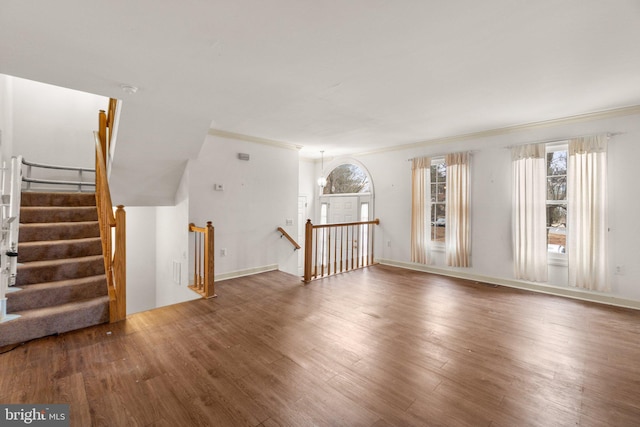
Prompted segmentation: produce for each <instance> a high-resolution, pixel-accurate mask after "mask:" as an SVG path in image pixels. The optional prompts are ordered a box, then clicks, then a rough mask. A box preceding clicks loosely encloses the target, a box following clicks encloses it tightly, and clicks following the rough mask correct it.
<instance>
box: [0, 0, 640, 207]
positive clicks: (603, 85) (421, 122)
mask: <svg viewBox="0 0 640 427" xmlns="http://www.w3.org/2000/svg"><path fill="white" fill-rule="evenodd" d="M0 73H3V74H9V75H14V76H18V77H23V78H28V79H32V80H37V81H42V82H45V83H50V84H56V85H59V86H64V87H70V88H73V89H78V90H83V91H87V92H91V93H96V94H100V95H105V96H112V97H116V98H121V99H123V101H124V104H123V112H122V121H121V128H120V133H119V140H118V151H117V153H116V159H115V164H114V185H115V187H116V188H119V189H120V190H121V191H124V190H125V189H127V191H129V193H131V191H132V190H131V187H132V185H131V182H133V180H135V182H137V183H138V187H139V194H136V195H133V194H131V195H130V196H128V197H124V199H125V202H126V203H131V202H132V201H133V200H135V201H136V204H151V203H158V204H163V203H166V202H171V201H172V199H171V198H172V197H173V191H175V188H176V186H177V183H178V177H179V176H180V174H181V172H182V170H183V168H184V164H185V161H186V159H188V158H191V157H194V156H195V155H197V152H198V150H199V149H200V146H201V145H202V142H203V141H204V138H205V135H206V133H207V131H208V129H209V128H213V129H217V130H221V131H226V132H233V133H238V134H243V135H249V136H254V137H259V138H266V139H271V140H276V141H281V142H286V143H290V144H293V145H300V146H302V147H303V148H302V149H301V155H303V156H306V157H318V156H319V151H320V150H325V155H327V156H339V155H343V154H348V153H354V152H362V151H368V150H373V149H378V148H386V147H391V146H394V145H404V144H410V143H415V142H419V141H426V140H432V139H437V138H442V137H447V136H454V135H461V134H466V133H471V132H478V131H482V130H488V129H496V128H501V127H506V126H512V125H518V124H524V123H531V122H538V121H544V120H550V119H555V118H561V117H567V116H573V115H579V114H584V113H590V112H595V111H602V110H607V109H612V108H618V107H625V106H631V105H639V104H640V1H639V0H610V1H606V2H605V1H602V0H562V1H558V0H536V1H533V0H530V1H526V0H485V1H477V0H459V1H433V0H432V1H428V0H423V1H419V0H415V1H409V0H323V1H317V0H271V1H263V0H233V1H231V0H222V1H221V0H180V1H177V0H174V1H167V0H161V1H158V0H154V1H152V0H136V1H124V0H111V1H102V2H97V1H87V0H77V1H71V0H59V1H51V2H49V1H47V2H37V1H25V0H16V1H7V0H0ZM121 84H130V85H134V86H137V87H138V88H139V91H138V93H136V94H135V95H128V94H125V93H123V92H122V91H121V89H120V85H121ZM135 165H143V166H142V167H141V168H136V167H134V166H135ZM167 187H168V188H167Z"/></svg>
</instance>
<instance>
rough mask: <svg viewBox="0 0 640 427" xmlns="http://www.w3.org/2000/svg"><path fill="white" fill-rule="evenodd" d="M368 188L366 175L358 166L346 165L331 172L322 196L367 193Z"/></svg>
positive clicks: (369, 190)
mask: <svg viewBox="0 0 640 427" xmlns="http://www.w3.org/2000/svg"><path fill="white" fill-rule="evenodd" d="M370 187H371V186H370V183H369V176H368V175H367V173H366V172H365V171H363V170H362V169H361V168H360V167H359V166H357V165H354V164H351V163H347V164H342V165H340V166H338V167H336V168H335V169H334V170H332V171H331V173H330V174H329V176H328V177H327V185H325V186H324V190H323V193H322V194H358V193H369V192H371V188H370Z"/></svg>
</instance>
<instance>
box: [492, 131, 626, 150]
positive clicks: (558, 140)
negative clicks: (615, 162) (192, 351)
mask: <svg viewBox="0 0 640 427" xmlns="http://www.w3.org/2000/svg"><path fill="white" fill-rule="evenodd" d="M624 133H626V132H605V133H604V134H602V133H592V134H589V135H578V136H570V137H567V138H559V139H550V140H547V141H536V142H523V143H521V144H513V145H506V146H504V147H502V148H507V149H511V148H514V147H520V146H521V145H528V144H553V143H556V142H565V141H569V140H571V139H576V138H587V137H590V136H598V135H604V136H606V137H607V139H611V137H612V136H617V135H622V134H624Z"/></svg>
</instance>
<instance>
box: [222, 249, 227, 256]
mask: <svg viewBox="0 0 640 427" xmlns="http://www.w3.org/2000/svg"><path fill="white" fill-rule="evenodd" d="M220 256H227V248H222V249H220Z"/></svg>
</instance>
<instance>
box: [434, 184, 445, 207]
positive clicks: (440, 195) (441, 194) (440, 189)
mask: <svg viewBox="0 0 640 427" xmlns="http://www.w3.org/2000/svg"><path fill="white" fill-rule="evenodd" d="M446 190H447V186H446V185H445V184H438V186H437V188H436V200H437V201H438V202H442V203H444V202H445V201H446V199H447V195H446Z"/></svg>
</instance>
